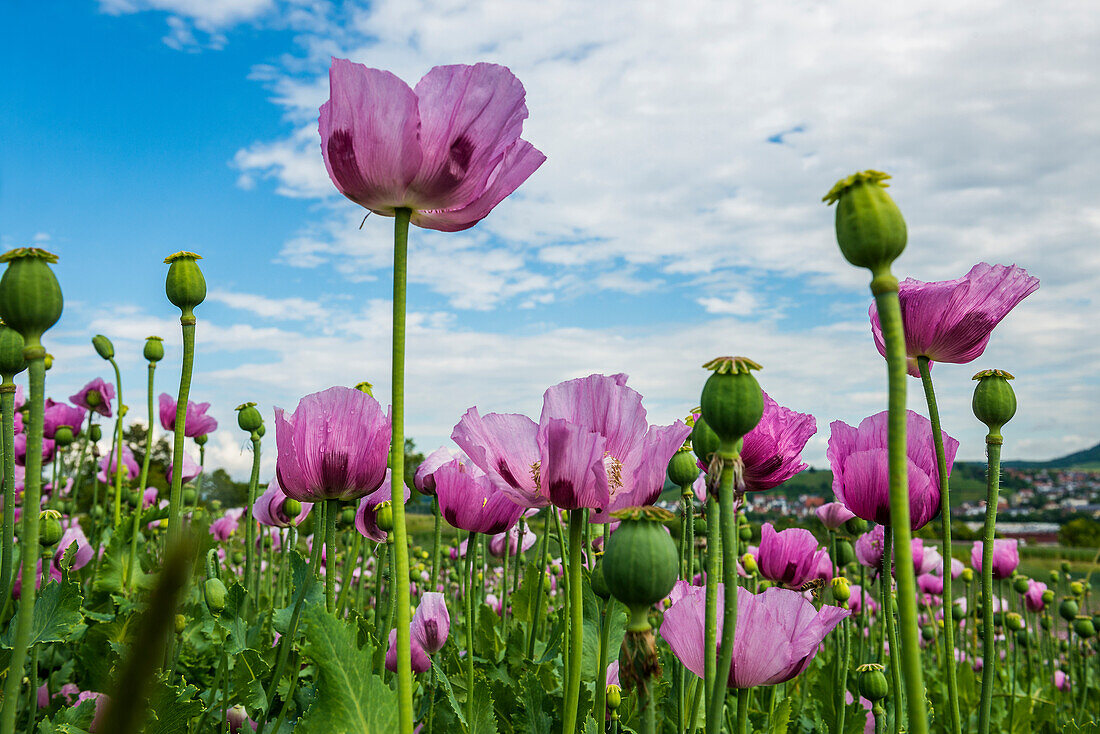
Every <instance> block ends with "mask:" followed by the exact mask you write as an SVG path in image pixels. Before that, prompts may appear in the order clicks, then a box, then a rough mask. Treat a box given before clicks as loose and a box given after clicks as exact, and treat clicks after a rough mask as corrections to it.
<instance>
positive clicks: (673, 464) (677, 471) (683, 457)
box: [668, 444, 699, 487]
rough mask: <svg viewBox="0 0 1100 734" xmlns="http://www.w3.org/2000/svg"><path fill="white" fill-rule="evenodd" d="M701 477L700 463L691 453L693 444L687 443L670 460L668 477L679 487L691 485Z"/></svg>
mask: <svg viewBox="0 0 1100 734" xmlns="http://www.w3.org/2000/svg"><path fill="white" fill-rule="evenodd" d="M698 478H699V465H698V464H697V463H695V456H694V455H693V454H692V453H691V445H690V444H685V445H684V446H682V447H681V448H680V450H679V451H677V452H676V453H675V454H673V455H672V458H671V459H669V461H668V479H669V481H670V482H672V483H673V484H675V485H676V486H677V487H690V486H691V485H692V484H694V483H695V480H696V479H698Z"/></svg>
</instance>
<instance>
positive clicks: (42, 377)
mask: <svg viewBox="0 0 1100 734" xmlns="http://www.w3.org/2000/svg"><path fill="white" fill-rule="evenodd" d="M23 356H24V357H25V358H26V360H27V374H28V377H29V381H30V385H29V387H30V390H29V391H28V395H27V402H28V405H29V407H30V410H29V411H28V414H29V421H28V424H27V429H26V430H27V459H26V465H25V466H26V474H25V478H24V488H23V508H24V512H23V517H22V521H23V529H22V531H21V532H20V534H19V543H20V552H21V554H22V555H21V557H20V561H21V563H22V565H23V588H22V592H21V593H20V597H19V609H18V611H17V612H16V615H17V616H16V626H15V640H14V642H13V643H12V652H11V664H10V667H9V668H8V673H7V679H6V680H5V681H4V709H3V712H2V714H0V734H14V732H15V718H16V714H17V713H18V709H19V687H20V685H21V684H22V683H23V671H24V670H25V668H26V662H27V651H28V650H29V649H30V643H31V633H32V632H33V630H32V624H33V621H34V600H35V596H36V593H37V589H36V588H35V583H34V579H35V572H36V568H35V566H36V565H37V561H38V508H39V506H40V505H41V499H42V423H43V416H44V409H45V400H46V363H45V356H46V350H45V349H43V348H42V346H41V345H37V346H27V347H24V348H23Z"/></svg>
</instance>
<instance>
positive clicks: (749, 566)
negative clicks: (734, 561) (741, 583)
mask: <svg viewBox="0 0 1100 734" xmlns="http://www.w3.org/2000/svg"><path fill="white" fill-rule="evenodd" d="M741 568H743V569H745V573H747V574H749V575H750V576H751V575H752V574H754V573H756V572H757V570H759V568H760V566H759V564H757V562H756V556H754V555H753V554H752V553H746V554H744V555H743V556H741Z"/></svg>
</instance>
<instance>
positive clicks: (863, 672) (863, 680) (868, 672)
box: [856, 663, 890, 703]
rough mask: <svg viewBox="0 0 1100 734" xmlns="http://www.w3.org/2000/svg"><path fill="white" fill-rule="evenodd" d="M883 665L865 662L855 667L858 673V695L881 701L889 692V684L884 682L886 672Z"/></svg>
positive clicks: (869, 699)
mask: <svg viewBox="0 0 1100 734" xmlns="http://www.w3.org/2000/svg"><path fill="white" fill-rule="evenodd" d="M883 670H884V668H883V666H881V665H879V664H878V663H867V664H865V665H861V666H859V667H858V668H856V672H857V673H858V674H859V677H858V679H857V683H858V685H859V695H861V696H863V697H864V698H866V699H867V700H868V701H870V702H872V703H874V702H875V701H881V700H882V699H884V698H886V696H888V695H889V694H890V684H889V683H887V682H886V674H885V673H883V672H882V671H883Z"/></svg>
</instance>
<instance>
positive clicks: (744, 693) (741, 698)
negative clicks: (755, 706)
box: [737, 688, 844, 734]
mask: <svg viewBox="0 0 1100 734" xmlns="http://www.w3.org/2000/svg"><path fill="white" fill-rule="evenodd" d="M751 693H752V689H751V688H741V689H738V691H737V734H749V694H751ZM837 731H844V730H843V728H838V729H837Z"/></svg>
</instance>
